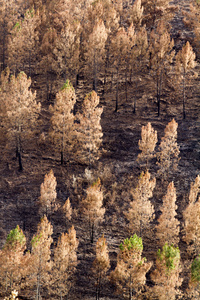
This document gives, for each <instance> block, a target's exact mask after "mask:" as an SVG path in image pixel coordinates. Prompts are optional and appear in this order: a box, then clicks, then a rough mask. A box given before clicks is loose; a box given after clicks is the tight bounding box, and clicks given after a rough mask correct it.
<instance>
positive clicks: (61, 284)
mask: <svg viewBox="0 0 200 300" xmlns="http://www.w3.org/2000/svg"><path fill="white" fill-rule="evenodd" d="M77 248H78V240H77V238H76V230H75V229H74V226H72V227H71V228H70V229H69V231H68V233H62V234H61V236H60V237H59V238H58V242H57V245H56V247H55V249H54V255H53V264H52V270H51V274H50V284H49V285H48V290H49V292H50V293H51V295H53V296H54V297H58V298H59V297H60V300H62V299H64V298H65V297H67V298H68V294H69V291H70V288H71V286H72V284H73V281H74V278H73V277H74V273H75V271H76V266H77V263H78V262H77Z"/></svg>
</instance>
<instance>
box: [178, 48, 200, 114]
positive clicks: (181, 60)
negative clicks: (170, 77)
mask: <svg viewBox="0 0 200 300" xmlns="http://www.w3.org/2000/svg"><path fill="white" fill-rule="evenodd" d="M195 57H196V55H195V53H194V52H193V49H192V46H191V45H190V43H189V42H187V43H186V45H185V46H183V48H182V50H180V51H179V52H178V53H177V55H176V71H177V75H178V77H179V81H181V82H182V91H183V96H182V98H183V119H185V118H186V111H185V102H186V88H187V80H188V79H189V77H190V76H191V70H192V69H194V67H195V66H196V62H195ZM192 75H193V74H192Z"/></svg>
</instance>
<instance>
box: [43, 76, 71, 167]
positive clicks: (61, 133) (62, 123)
mask: <svg viewBox="0 0 200 300" xmlns="http://www.w3.org/2000/svg"><path fill="white" fill-rule="evenodd" d="M75 102H76V95H75V90H74V88H73V86H72V84H71V83H70V82H69V80H67V81H66V83H65V84H64V85H63V87H62V88H61V90H60V91H59V92H58V93H57V94H56V100H55V104H54V106H50V108H49V109H50V112H51V113H52V117H51V121H50V122H51V127H50V131H49V137H50V140H51V141H52V142H53V144H54V145H55V148H56V149H57V150H58V151H59V152H60V157H61V165H63V164H64V156H65V154H67V156H68V160H69V157H70V156H71V157H72V156H73V155H72V153H73V151H72V148H73V145H74V142H75V126H74V114H73V110H74V104H75Z"/></svg>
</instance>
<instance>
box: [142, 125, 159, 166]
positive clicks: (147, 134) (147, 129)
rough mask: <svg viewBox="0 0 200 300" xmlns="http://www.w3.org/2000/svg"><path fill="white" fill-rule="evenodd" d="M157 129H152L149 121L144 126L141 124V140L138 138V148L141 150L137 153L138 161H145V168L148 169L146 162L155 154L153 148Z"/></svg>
mask: <svg viewBox="0 0 200 300" xmlns="http://www.w3.org/2000/svg"><path fill="white" fill-rule="evenodd" d="M157 141H158V138H157V131H156V130H154V129H153V127H152V126H151V123H148V124H147V125H146V126H142V129H141V140H139V142H138V145H139V149H140V150H141V151H142V152H141V153H139V154H138V158H137V160H138V161H145V162H146V170H147V169H148V163H149V160H150V159H151V158H153V157H154V156H155V154H154V150H155V147H156V144H157Z"/></svg>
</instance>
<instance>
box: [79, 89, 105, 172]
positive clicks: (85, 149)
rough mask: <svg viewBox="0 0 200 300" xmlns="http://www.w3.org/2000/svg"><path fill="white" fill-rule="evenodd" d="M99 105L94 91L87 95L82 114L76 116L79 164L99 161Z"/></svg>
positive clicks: (100, 111) (100, 136) (100, 133)
mask: <svg viewBox="0 0 200 300" xmlns="http://www.w3.org/2000/svg"><path fill="white" fill-rule="evenodd" d="M98 105H99V97H98V96H97V94H96V92H95V91H92V92H91V93H89V94H87V95H86V97H85V99H84V102H83V110H82V114H80V113H79V114H77V120H78V124H77V125H76V135H77V140H78V143H77V148H75V151H76V155H77V158H78V160H79V161H80V162H84V163H87V164H89V166H90V165H91V163H93V162H94V161H95V160H98V159H99V156H100V149H99V148H100V146H101V144H102V136H103V133H102V128H101V124H100V121H101V114H102V112H103V108H100V107H97V106H98Z"/></svg>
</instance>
